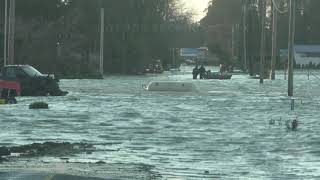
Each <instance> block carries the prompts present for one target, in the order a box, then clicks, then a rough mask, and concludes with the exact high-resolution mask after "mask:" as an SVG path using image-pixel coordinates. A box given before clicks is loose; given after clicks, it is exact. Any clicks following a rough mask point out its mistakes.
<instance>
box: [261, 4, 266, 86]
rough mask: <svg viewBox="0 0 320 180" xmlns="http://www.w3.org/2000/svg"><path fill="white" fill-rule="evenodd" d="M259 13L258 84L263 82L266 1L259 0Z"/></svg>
mask: <svg viewBox="0 0 320 180" xmlns="http://www.w3.org/2000/svg"><path fill="white" fill-rule="evenodd" d="M260 8H261V10H260V14H261V45H260V84H263V79H264V61H265V49H266V43H265V40H266V35H265V30H266V29H265V20H266V2H265V0H260Z"/></svg>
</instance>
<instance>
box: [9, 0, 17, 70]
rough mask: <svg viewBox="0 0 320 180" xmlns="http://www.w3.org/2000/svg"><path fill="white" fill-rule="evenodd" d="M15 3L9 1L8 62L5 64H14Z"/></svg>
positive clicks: (12, 0) (13, 0)
mask: <svg viewBox="0 0 320 180" xmlns="http://www.w3.org/2000/svg"><path fill="white" fill-rule="evenodd" d="M15 9H16V1H15V0H10V8H9V31H8V37H9V39H8V52H9V53H8V62H7V64H14V40H15V13H16V10H15Z"/></svg>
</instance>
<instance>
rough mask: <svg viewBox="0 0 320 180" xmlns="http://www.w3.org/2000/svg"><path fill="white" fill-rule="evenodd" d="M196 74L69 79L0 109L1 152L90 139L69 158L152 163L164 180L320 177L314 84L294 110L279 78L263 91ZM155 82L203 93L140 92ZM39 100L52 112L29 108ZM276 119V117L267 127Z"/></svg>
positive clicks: (241, 78) (247, 82)
mask: <svg viewBox="0 0 320 180" xmlns="http://www.w3.org/2000/svg"><path fill="white" fill-rule="evenodd" d="M191 70H192V67H185V68H183V69H182V71H181V72H179V73H177V74H173V73H170V72H166V73H164V74H161V75H149V76H106V77H105V79H104V80H63V81H62V82H61V86H62V89H65V90H68V91H69V92H70V94H69V95H68V96H66V97H41V98H34V97H21V98H18V101H19V103H18V104H17V105H12V106H1V107H0V114H1V119H0V124H1V129H2V130H1V131H0V139H1V142H0V146H13V145H23V144H31V143H34V142H46V141H54V142H71V143H80V142H81V143H89V144H93V145H94V147H95V148H96V151H94V152H93V153H91V154H80V155H77V156H70V157H69V158H70V162H96V161H105V162H106V163H107V164H108V163H137V164H146V165H151V166H153V167H154V169H153V171H156V172H159V173H160V174H161V175H162V177H163V178H181V179H210V178H253V179H256V178H261V179H290V178H292V179H307V178H311V179H317V178H320V168H319V167H320V163H319V162H320V151H319V149H320V143H319V142H320V141H319V138H320V134H319V131H320V124H319V119H320V114H319V113H318V112H319V107H320V97H319V95H320V91H319V86H320V83H319V81H318V79H316V78H315V77H310V80H308V77H307V75H306V72H303V71H298V72H296V73H295V91H296V92H295V96H296V98H297V100H296V104H295V111H293V112H292V111H290V99H288V97H287V95H286V94H287V82H286V81H285V80H283V73H281V72H278V74H280V75H279V76H278V77H277V80H275V81H273V82H271V81H269V80H266V82H265V84H264V85H260V84H259V80H254V79H249V78H248V76H247V75H234V76H233V77H232V80H227V81H220V80H206V81H200V80H191ZM318 74H319V73H318ZM155 80H170V81H175V80H178V81H185V82H194V84H195V85H196V86H197V89H198V91H197V92H191V93H173V92H161V93H159V92H147V91H144V90H143V89H142V86H143V85H144V84H147V83H148V82H150V81H155ZM34 101H45V102H48V103H49V107H50V109H49V110H29V109H28V105H29V104H30V103H32V102H34ZM296 116H298V119H299V127H298V131H288V130H287V129H286V126H285V121H286V120H289V119H290V120H292V119H293V118H295V117H296ZM271 119H275V120H279V121H276V123H275V124H274V125H270V124H269V121H270V120H271ZM280 119H281V121H280ZM44 159H46V161H52V162H59V161H61V160H60V159H59V158H56V159H55V158H44Z"/></svg>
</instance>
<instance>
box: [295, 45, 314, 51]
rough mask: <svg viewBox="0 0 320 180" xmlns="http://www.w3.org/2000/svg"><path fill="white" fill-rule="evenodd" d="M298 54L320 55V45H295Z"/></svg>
mask: <svg viewBox="0 0 320 180" xmlns="http://www.w3.org/2000/svg"><path fill="white" fill-rule="evenodd" d="M294 50H295V52H296V53H320V45H295V46H294Z"/></svg>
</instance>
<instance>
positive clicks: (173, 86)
mask: <svg viewBox="0 0 320 180" xmlns="http://www.w3.org/2000/svg"><path fill="white" fill-rule="evenodd" d="M143 88H144V89H145V90H147V91H173V92H193V91H195V90H196V87H195V86H194V84H193V83H190V82H179V81H154V82H150V83H149V84H148V85H146V86H143Z"/></svg>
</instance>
